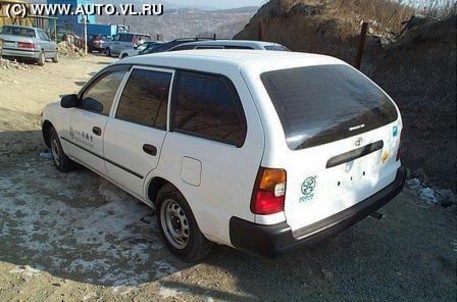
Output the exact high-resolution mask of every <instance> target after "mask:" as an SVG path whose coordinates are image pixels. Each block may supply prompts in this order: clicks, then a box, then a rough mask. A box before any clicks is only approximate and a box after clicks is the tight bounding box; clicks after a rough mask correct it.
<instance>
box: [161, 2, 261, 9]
mask: <svg viewBox="0 0 457 302" xmlns="http://www.w3.org/2000/svg"><path fill="white" fill-rule="evenodd" d="M165 2H168V3H173V4H177V5H184V6H194V5H195V6H198V7H201V6H207V7H213V8H218V9H225V8H235V7H243V6H252V5H255V6H261V5H262V4H263V3H265V2H266V1H265V0H167V1H165ZM165 8H166V7H165Z"/></svg>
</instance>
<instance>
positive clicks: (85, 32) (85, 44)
mask: <svg viewBox="0 0 457 302" xmlns="http://www.w3.org/2000/svg"><path fill="white" fill-rule="evenodd" d="M86 17H87V16H86V15H84V16H83V26H84V55H86V56H87V19H86Z"/></svg>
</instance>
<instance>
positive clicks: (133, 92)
mask: <svg viewBox="0 0 457 302" xmlns="http://www.w3.org/2000/svg"><path fill="white" fill-rule="evenodd" d="M171 75H172V74H171V73H169V72H160V71H155V70H145V69H134V70H133V71H132V74H131V75H130V78H129V80H128V82H127V84H126V86H125V89H124V92H123V93H122V97H121V100H120V103H119V106H118V109H117V113H116V118H119V119H122V120H126V121H129V122H133V123H137V124H141V125H145V126H150V127H155V128H159V129H163V130H165V129H166V126H167V107H168V92H169V88H170V81H171Z"/></svg>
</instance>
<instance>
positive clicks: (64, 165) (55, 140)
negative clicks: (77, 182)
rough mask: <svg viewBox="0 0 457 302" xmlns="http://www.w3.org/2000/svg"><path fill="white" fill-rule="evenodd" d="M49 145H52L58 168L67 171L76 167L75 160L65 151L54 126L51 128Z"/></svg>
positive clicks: (54, 160)
mask: <svg viewBox="0 0 457 302" xmlns="http://www.w3.org/2000/svg"><path fill="white" fill-rule="evenodd" d="M49 145H50V147H51V154H52V160H53V162H54V166H55V167H56V169H57V170H59V171H60V172H63V173H66V172H70V171H72V170H74V169H75V165H74V163H73V161H72V160H71V159H69V158H68V156H67V155H66V154H65V153H64V152H63V149H62V145H61V144H60V140H59V136H58V135H57V132H56V130H55V129H54V128H53V127H51V129H50V130H49Z"/></svg>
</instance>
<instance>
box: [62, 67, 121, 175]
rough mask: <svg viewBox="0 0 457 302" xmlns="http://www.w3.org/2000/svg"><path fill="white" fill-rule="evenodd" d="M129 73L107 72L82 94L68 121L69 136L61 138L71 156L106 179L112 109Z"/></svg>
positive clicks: (119, 71)
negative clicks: (106, 146) (105, 148)
mask: <svg viewBox="0 0 457 302" xmlns="http://www.w3.org/2000/svg"><path fill="white" fill-rule="evenodd" d="M126 73H127V71H126V70H113V71H110V70H107V71H106V72H103V73H102V74H100V75H99V76H98V77H96V78H95V79H94V80H93V81H92V82H91V83H90V84H89V85H88V86H86V87H85V88H84V89H83V90H82V91H81V93H80V101H79V104H78V107H77V108H73V109H72V110H73V111H72V113H71V115H70V120H69V123H68V124H69V129H68V132H66V133H68V135H66V136H65V137H63V138H62V140H63V143H64V144H66V149H67V150H68V152H67V153H68V155H69V156H70V157H73V158H75V159H76V160H77V161H79V162H81V163H82V164H84V165H86V166H88V167H89V168H91V169H93V170H94V171H96V172H98V173H100V174H102V175H106V168H105V164H104V154H103V136H104V132H105V126H106V123H107V121H108V118H109V113H110V110H111V105H112V103H113V100H114V98H115V96H116V93H117V90H118V88H119V86H120V84H121V82H122V79H123V77H124V76H125V74H126Z"/></svg>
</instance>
